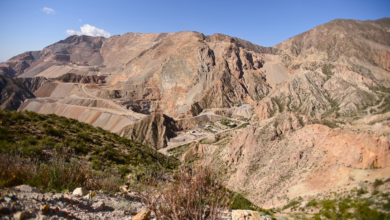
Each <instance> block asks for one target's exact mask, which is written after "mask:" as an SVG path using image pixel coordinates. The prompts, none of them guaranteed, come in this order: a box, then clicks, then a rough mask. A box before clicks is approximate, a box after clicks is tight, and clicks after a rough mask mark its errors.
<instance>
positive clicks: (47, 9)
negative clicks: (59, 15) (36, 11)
mask: <svg viewBox="0 0 390 220" xmlns="http://www.w3.org/2000/svg"><path fill="white" fill-rule="evenodd" d="M42 11H43V12H45V13H46V14H55V13H56V12H55V11H54V9H52V8H48V7H43V9H42Z"/></svg>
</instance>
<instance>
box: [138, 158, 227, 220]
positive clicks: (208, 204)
mask: <svg viewBox="0 0 390 220" xmlns="http://www.w3.org/2000/svg"><path fill="white" fill-rule="evenodd" d="M156 184H157V182H156V181H155V180H154V179H149V182H148V185H149V186H156ZM140 195H141V197H142V198H143V200H144V201H145V203H146V204H147V205H146V206H147V208H149V209H150V210H152V211H153V212H154V213H155V215H156V218H157V219H171V220H182V219H199V220H201V219H220V217H221V212H220V211H221V210H224V209H228V207H229V205H230V203H231V202H230V199H229V192H228V191H227V190H226V189H225V187H224V185H223V183H222V181H221V180H220V179H219V178H218V175H217V174H215V173H213V171H212V170H211V169H210V168H208V167H201V166H197V167H195V168H194V169H192V170H191V169H189V168H188V167H184V166H182V167H180V169H179V171H178V172H176V173H175V174H174V180H173V181H172V182H170V183H168V182H167V183H166V184H165V185H163V186H157V188H156V189H155V188H154V187H151V189H148V190H146V191H144V192H140Z"/></svg>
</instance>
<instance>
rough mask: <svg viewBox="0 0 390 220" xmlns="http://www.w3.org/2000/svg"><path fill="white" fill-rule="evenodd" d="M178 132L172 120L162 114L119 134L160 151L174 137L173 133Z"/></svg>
mask: <svg viewBox="0 0 390 220" xmlns="http://www.w3.org/2000/svg"><path fill="white" fill-rule="evenodd" d="M178 130H179V129H178V128H177V125H176V122H175V121H174V120H173V119H172V118H170V117H168V116H166V115H164V114H153V115H149V116H146V117H144V118H142V119H141V120H140V121H137V122H135V123H133V124H131V125H128V126H126V127H124V128H123V130H122V131H121V132H120V134H121V136H124V137H126V138H129V139H133V140H136V141H138V142H141V143H143V144H145V145H148V146H151V147H154V148H155V149H161V148H164V147H166V146H167V144H168V140H169V139H170V138H173V137H175V136H176V135H175V131H178Z"/></svg>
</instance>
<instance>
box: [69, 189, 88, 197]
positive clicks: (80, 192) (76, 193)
mask: <svg viewBox="0 0 390 220" xmlns="http://www.w3.org/2000/svg"><path fill="white" fill-rule="evenodd" d="M72 194H73V195H74V196H84V195H86V194H87V191H86V190H85V189H84V188H83V187H77V188H76V189H75V190H73V193H72Z"/></svg>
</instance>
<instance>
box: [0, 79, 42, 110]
mask: <svg viewBox="0 0 390 220" xmlns="http://www.w3.org/2000/svg"><path fill="white" fill-rule="evenodd" d="M46 82H47V80H46V79H45V78H43V77H37V78H29V79H15V78H8V77H6V76H0V101H1V102H0V103H1V105H0V109H8V110H17V109H18V108H19V106H20V105H21V104H22V103H23V102H24V101H25V100H26V99H32V98H35V96H34V94H33V92H35V91H36V90H37V89H38V88H40V87H41V86H42V85H44V84H45V83H46Z"/></svg>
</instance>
